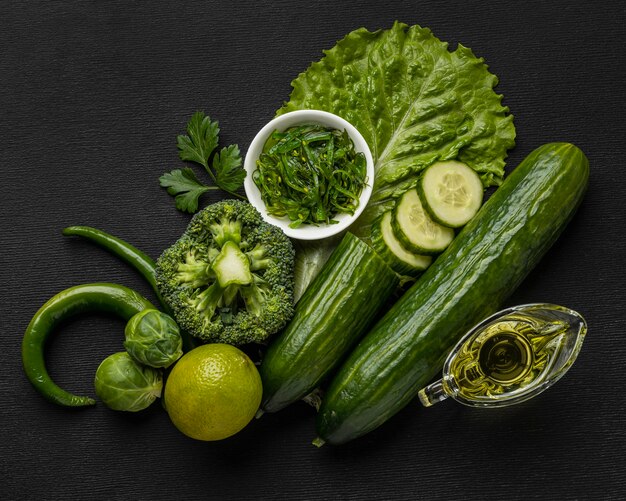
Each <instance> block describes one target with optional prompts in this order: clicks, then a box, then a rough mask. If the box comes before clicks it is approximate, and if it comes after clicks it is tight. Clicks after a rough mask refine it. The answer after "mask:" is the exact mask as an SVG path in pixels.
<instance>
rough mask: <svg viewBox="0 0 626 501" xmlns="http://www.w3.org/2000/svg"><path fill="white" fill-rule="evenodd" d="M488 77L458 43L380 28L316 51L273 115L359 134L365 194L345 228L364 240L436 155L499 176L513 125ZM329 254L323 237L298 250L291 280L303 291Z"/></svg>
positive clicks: (416, 30)
mask: <svg viewBox="0 0 626 501" xmlns="http://www.w3.org/2000/svg"><path fill="white" fill-rule="evenodd" d="M497 83H498V79H497V77H496V76H495V75H493V74H491V73H490V72H489V71H488V69H487V65H486V64H485V63H484V60H483V59H482V58H477V57H476V56H474V54H473V53H472V51H471V50H470V49H468V48H467V47H464V46H462V45H461V44H459V45H458V47H457V48H456V50H454V51H452V52H450V51H449V50H448V44H447V43H445V42H442V41H441V40H439V39H437V38H436V37H435V36H434V35H433V34H432V33H431V31H430V30H429V29H427V28H422V27H420V26H411V27H408V26H407V25H405V24H401V23H395V24H394V26H393V27H392V28H391V29H389V30H379V31H375V32H370V31H368V30H366V29H365V28H361V29H358V30H356V31H353V32H352V33H350V34H348V35H347V36H346V37H345V38H344V39H343V40H340V41H339V42H338V43H337V45H336V46H335V47H333V48H332V49H330V50H327V51H325V52H324V57H323V58H322V59H321V60H320V61H318V62H315V63H313V64H311V66H310V67H309V68H308V69H307V70H306V71H305V72H304V73H301V74H300V75H299V76H298V77H297V78H296V79H295V80H294V81H293V82H292V83H291V85H292V87H293V90H292V93H291V96H290V98H289V101H288V102H286V103H285V104H284V105H283V107H282V108H280V109H279V110H278V111H277V115H281V114H283V113H287V112H290V111H294V110H300V109H318V110H325V111H329V112H331V113H335V114H336V115H339V116H341V117H343V118H345V119H346V120H348V121H349V122H350V123H352V124H353V125H354V126H355V127H356V128H357V129H358V130H359V132H360V133H361V134H362V135H363V137H364V138H365V140H366V141H367V143H368V145H369V147H370V149H371V151H372V155H373V157H374V163H375V169H376V174H375V180H374V190H373V193H372V197H371V199H370V202H369V204H368V206H367V208H366V209H365V210H364V212H363V214H362V215H361V217H360V218H359V220H358V221H356V222H355V223H354V224H353V225H352V226H351V227H350V231H351V232H353V233H355V234H356V235H358V236H360V237H361V238H363V239H364V240H365V241H366V242H367V241H369V237H370V228H371V224H372V223H373V222H374V221H375V220H376V219H377V218H378V217H379V216H380V215H382V213H384V212H386V211H387V210H390V209H392V208H393V207H394V206H395V202H396V199H397V198H398V197H400V196H401V195H402V194H403V193H404V192H405V191H407V190H408V189H411V188H413V187H414V186H415V184H416V182H417V178H418V176H419V173H420V172H421V171H422V170H424V169H425V168H426V167H428V166H429V165H431V164H432V163H434V162H436V161H439V160H448V159H453V158H456V159H459V160H460V161H462V162H465V163H467V164H468V165H469V166H470V167H472V168H473V169H474V170H476V172H478V173H479V175H480V177H481V179H482V181H483V184H484V185H485V187H488V186H493V185H499V184H500V183H501V182H502V178H503V176H504V165H505V158H506V152H507V150H508V149H510V148H512V147H513V146H514V145H515V127H514V125H513V117H512V115H510V114H509V113H508V111H509V110H508V108H507V107H505V106H502V104H501V101H502V96H501V95H498V94H496V92H495V91H494V87H495V85H496V84H497ZM330 250H332V246H329V245H328V243H325V242H321V243H319V244H315V243H309V244H307V245H306V246H303V247H301V248H299V249H297V252H296V262H297V263H299V264H297V265H296V266H297V269H301V270H307V272H306V273H302V274H297V276H296V287H297V288H298V289H301V290H304V288H306V286H307V285H308V283H309V281H310V280H312V278H313V277H314V275H315V273H316V272H317V271H318V270H319V269H320V268H321V266H322V265H323V263H324V262H325V261H326V259H327V257H328V255H329V254H330ZM298 267H299V268H298Z"/></svg>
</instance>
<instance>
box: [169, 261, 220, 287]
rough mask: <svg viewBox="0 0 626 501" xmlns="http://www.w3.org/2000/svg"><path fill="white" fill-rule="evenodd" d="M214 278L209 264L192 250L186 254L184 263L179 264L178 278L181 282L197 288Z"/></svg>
mask: <svg viewBox="0 0 626 501" xmlns="http://www.w3.org/2000/svg"><path fill="white" fill-rule="evenodd" d="M214 278H215V277H214V275H213V272H212V271H211V268H210V266H209V264H208V263H207V262H205V261H203V260H202V259H197V258H196V256H195V255H194V254H193V253H192V252H188V253H187V254H186V255H185V262H184V263H179V264H178V270H177V273H176V279H177V280H178V282H179V283H180V284H185V285H186V286H188V287H192V288H197V287H202V286H203V285H208V284H210V283H211V282H212V281H213V280H214Z"/></svg>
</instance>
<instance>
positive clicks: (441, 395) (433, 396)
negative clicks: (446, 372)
mask: <svg viewBox="0 0 626 501" xmlns="http://www.w3.org/2000/svg"><path fill="white" fill-rule="evenodd" d="M448 396H449V395H448V394H447V393H446V390H445V389H444V387H443V380H441V379H440V380H439V381H435V382H434V383H432V384H429V385H428V386H427V387H426V388H422V389H421V390H420V392H419V393H418V397H419V399H420V402H421V403H422V405H423V406H424V407H430V406H431V405H435V404H437V403H439V402H441V401H442V400H445V399H446V398H448Z"/></svg>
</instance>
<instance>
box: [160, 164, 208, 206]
mask: <svg viewBox="0 0 626 501" xmlns="http://www.w3.org/2000/svg"><path fill="white" fill-rule="evenodd" d="M159 181H160V183H161V186H163V187H164V188H167V192H168V193H169V194H170V195H172V196H175V197H176V198H175V200H176V208H177V209H178V210H181V211H183V212H188V213H190V214H193V213H194V212H196V211H197V210H198V199H199V198H200V195H202V194H203V193H205V192H207V191H209V190H215V189H216V187H215V186H206V185H204V184H202V183H201V182H200V181H198V178H197V177H196V175H195V174H194V172H193V170H191V169H190V168H189V167H185V168H183V169H175V170H173V171H172V172H168V173H166V174H163V175H162V176H161V177H160V178H159Z"/></svg>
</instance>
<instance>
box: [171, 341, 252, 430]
mask: <svg viewBox="0 0 626 501" xmlns="http://www.w3.org/2000/svg"><path fill="white" fill-rule="evenodd" d="M262 394H263V387H262V385H261V377H260V376H259V372H258V371H257V368H256V367H255V365H254V363H253V362H252V360H250V358H249V357H248V356H247V355H246V354H245V353H243V352H242V351H241V350H239V349H237V348H235V347H234V346H231V345H229V344H218V343H216V344H205V345H202V346H199V347H197V348H194V349H193V350H191V351H190V352H188V353H186V354H185V355H183V357H182V358H181V359H180V360H179V361H178V362H177V363H176V365H175V366H174V368H173V369H172V371H171V372H170V375H169V377H168V378H167V382H166V384H165V394H164V399H165V408H166V410H167V413H168V414H169V416H170V419H171V420H172V422H173V423H174V425H175V426H176V428H178V429H179V430H180V431H181V432H183V433H184V434H185V435H187V436H189V437H191V438H195V439H197V440H221V439H223V438H226V437H230V436H231V435H234V434H235V433H237V432H238V431H240V430H241V429H242V428H244V427H245V426H246V425H247V424H248V423H249V422H250V420H251V419H252V418H253V417H254V415H255V413H256V411H257V410H258V408H259V405H260V403H261V396H262Z"/></svg>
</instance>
